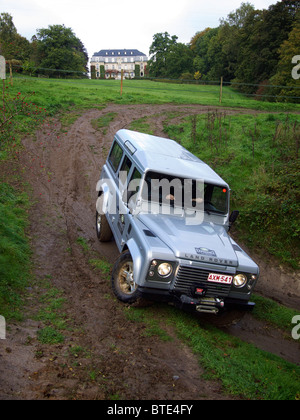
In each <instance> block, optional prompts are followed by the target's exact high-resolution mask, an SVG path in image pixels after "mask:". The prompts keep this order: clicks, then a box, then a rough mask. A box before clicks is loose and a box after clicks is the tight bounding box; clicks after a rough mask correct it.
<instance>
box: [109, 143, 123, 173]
mask: <svg viewBox="0 0 300 420" xmlns="http://www.w3.org/2000/svg"><path fill="white" fill-rule="evenodd" d="M122 156H123V150H122V148H121V146H120V145H119V144H118V143H117V142H116V141H115V143H114V145H113V148H112V149H111V152H110V155H109V157H108V161H109V163H110V164H111V166H112V168H113V170H114V171H115V172H117V169H118V167H119V165H120V162H121V159H122Z"/></svg>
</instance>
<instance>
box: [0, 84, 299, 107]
mask: <svg viewBox="0 0 300 420" xmlns="http://www.w3.org/2000/svg"><path fill="white" fill-rule="evenodd" d="M8 84H9V81H8V80H7V81H6V85H7V86H8ZM9 89H10V91H11V94H12V95H13V94H17V93H18V92H21V93H22V95H24V96H26V95H29V94H30V93H32V92H35V95H34V97H33V98H32V100H33V102H34V103H35V104H37V105H38V106H40V107H43V108H46V109H47V111H48V113H49V114H55V113H56V112H57V111H58V110H63V109H68V108H70V107H78V108H91V107H94V106H102V105H104V104H106V103H108V102H114V103H120V104H122V103H123V104H139V103H146V104H152V103H153V104H161V103H177V104H201V105H212V106H220V105H221V106H225V107H241V108H250V109H257V110H265V111H270V112H275V111H276V112H277V111H278V112H280V111H282V112H283V111H297V110H298V111H300V104H289V103H271V102H260V101H255V100H253V99H251V98H248V97H246V96H244V95H242V94H241V93H239V92H237V91H235V90H234V89H232V88H230V87H226V86H225V87H223V95H222V103H221V104H220V101H219V97H220V88H219V86H213V85H188V84H170V83H164V82H154V81H149V80H124V83H123V94H122V96H121V94H120V91H121V82H120V81H118V80H65V79H42V78H29V77H28V78H25V77H24V78H23V77H18V78H15V79H14V81H13V86H12V87H10V88H9Z"/></svg>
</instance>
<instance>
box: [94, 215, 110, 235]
mask: <svg viewBox="0 0 300 420" xmlns="http://www.w3.org/2000/svg"><path fill="white" fill-rule="evenodd" d="M96 231H97V237H98V239H99V241H100V242H109V241H110V240H111V239H112V236H113V235H112V231H111V228H110V226H109V224H108V221H107V219H106V216H105V215H104V214H100V213H98V212H96Z"/></svg>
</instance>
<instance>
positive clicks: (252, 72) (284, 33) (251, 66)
mask: <svg viewBox="0 0 300 420" xmlns="http://www.w3.org/2000/svg"><path fill="white" fill-rule="evenodd" d="M299 10H300V4H299V1H295V0H291V1H288V0H287V1H282V2H277V3H276V4H274V5H271V6H270V7H269V8H268V10H263V11H253V12H252V13H251V14H249V16H248V17H247V19H246V21H245V25H244V26H243V28H242V30H241V32H240V51H239V55H238V62H239V65H238V67H237V69H236V78H237V80H238V81H239V82H243V83H248V84H259V83H261V82H264V81H268V80H270V78H271V77H272V76H274V74H275V73H276V70H277V65H278V62H279V59H280V55H279V54H280V53H279V48H280V46H281V45H282V43H283V42H284V41H285V40H287V39H288V36H289V33H290V32H291V30H292V27H293V24H294V22H295V20H296V16H297V14H298V13H299ZM255 89H256V88H255V86H248V87H246V86H245V88H244V91H246V92H249V93H252V92H254V91H255Z"/></svg>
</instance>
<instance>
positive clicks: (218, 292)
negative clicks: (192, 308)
mask: <svg viewBox="0 0 300 420" xmlns="http://www.w3.org/2000/svg"><path fill="white" fill-rule="evenodd" d="M212 272H216V271H215V270H212V271H207V270H203V269H201V268H197V267H190V266H189V267H188V266H183V265H181V266H180V267H179V270H178V273H177V276H176V279H175V283H174V289H173V291H174V292H175V293H180V294H182V293H184V294H187V295H189V296H191V295H192V294H193V289H194V288H195V287H196V286H198V287H199V286H201V287H203V288H204V289H206V296H208V297H226V296H228V294H229V292H230V289H231V285H230V284H218V283H212V282H209V281H207V279H208V276H209V274H210V273H212ZM222 274H224V273H222Z"/></svg>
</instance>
